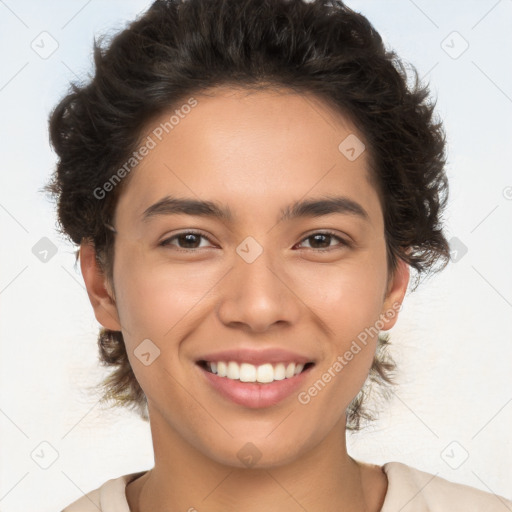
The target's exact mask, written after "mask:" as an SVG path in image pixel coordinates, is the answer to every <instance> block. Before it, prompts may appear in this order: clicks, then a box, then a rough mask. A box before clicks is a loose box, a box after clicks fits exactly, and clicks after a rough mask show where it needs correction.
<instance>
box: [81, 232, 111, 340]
mask: <svg viewBox="0 0 512 512" xmlns="http://www.w3.org/2000/svg"><path fill="white" fill-rule="evenodd" d="M80 268H81V270H82V276H83V278H84V282H85V287H86V288H87V295H89V300H90V301H91V304H92V308H93V309H94V316H95V317H96V320H98V322H99V323H100V324H101V325H102V326H103V327H105V328H106V329H110V330H112V331H120V330H121V322H120V321H119V316H118V314H117V307H116V303H115V298H114V294H113V292H112V290H111V287H110V284H109V283H108V280H107V278H106V276H105V274H104V273H103V271H102V270H101V268H100V266H99V264H98V262H97V261H96V249H95V247H94V244H93V243H92V242H90V241H82V243H81V244H80Z"/></svg>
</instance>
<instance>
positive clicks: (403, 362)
mask: <svg viewBox="0 0 512 512" xmlns="http://www.w3.org/2000/svg"><path fill="white" fill-rule="evenodd" d="M149 4H150V2H149V1H146V0H123V1H120V0H115V1H113V0H110V1H108V2H104V1H103V2H102V1H100V0H89V1H86V0H66V1H64V0H61V1H55V0H51V1H46V2H36V1H33V0H32V1H27V0H20V1H15V0H0V37H1V45H2V51H1V54H0V59H1V64H0V112H1V121H0V129H1V134H0V144H1V152H0V154H1V156H2V158H1V166H2V172H1V173H0V222H1V235H2V243H1V245H0V308H1V311H0V342H1V356H0V384H1V386H0V510H1V511H2V512H22V511H23V512H25V511H26V510H30V509H32V510H36V509H37V510H39V511H40V512H46V511H48V512H50V511H54V512H55V511H56V510H60V509H61V508H63V507H64V506H65V505H67V504H69V503H70V502H71V501H74V500H75V499H77V498H78V497H79V496H81V495H82V493H83V492H88V491H89V490H91V489H94V488H97V487H99V486H100V485H101V484H102V483H103V482H105V481H106V480H108V479H110V478H115V477H117V476H120V475H122V474H126V473H130V472H135V471H141V470H145V469H148V468H150V467H151V466H152V464H153V454H152V446H151V438H150V431H149V426H148V424H146V423H144V422H142V421H141V420H139V419H138V418H137V417H136V416H135V415H134V414H133V413H129V412H122V411H107V410H102V409H101V408H100V407H99V405H98V404H97V400H98V397H97V396H95V395H94V394H91V393H88V389H90V388H91V387H92V386H93V385H94V384H95V383H96V382H97V381H98V380H99V379H100V378H101V377H103V376H104V375H105V371H104V370H103V369H101V368H99V366H98V364H97V348H96V335H97V329H98V324H97V322H96V320H95V318H94V316H93V312H92V309H91V307H90V304H89V301H88V298H87V295H86V292H85V289H84V286H83V280H82V278H81V275H80V272H79V268H77V269H75V268H74V255H73V250H74V248H73V247H72V246H71V245H70V244H68V243H66V241H65V240H63V239H62V238H60V237H59V235H58V234H57V232H56V230H55V214H54V212H53V206H52V204H50V203H49V202H48V200H47V199H46V198H45V197H44V195H43V194H42V193H41V192H39V189H40V188H41V187H42V186H43V185H44V184H45V182H46V181H47V179H48V178H49V175H50V173H51V171H52V170H53V167H54V164H55V155H54V154H53V153H52V152H51V150H50V148H49V144H48V134H47V116H48V113H49V111H50V110H51V108H52V107H53V106H54V105H55V103H56V102H57V101H58V99H59V98H60V97H61V96H62V95H63V94H64V93H65V92H66V90H67V86H68V81H69V80H74V79H76V78H77V77H84V76H85V75H86V74H87V73H88V72H90V71H91V69H92V67H91V47H92V41H93V35H99V34H102V33H105V32H107V31H116V30H119V29H121V28H122V27H123V26H124V23H125V22H126V21H127V20H131V19H132V18H134V16H135V15H136V14H138V13H139V12H141V11H142V10H144V9H145V8H146V7H147V6H149ZM348 4H349V5H350V6H351V7H353V8H355V9H356V10H360V11H361V12H362V13H363V14H365V15H366V16H367V17H368V18H369V19H370V21H371V22H372V23H373V24H374V25H375V27H376V28H377V30H378V31H379V32H380V33H381V35H382V36H383V38H384V40H385V41H386V43H387V44H388V45H390V46H391V47H393V48H394V49H396V50H397V52H398V53H399V55H400V56H401V57H402V58H404V59H405V60H407V61H410V62H412V63H413V64H414V65H415V66H416V67H417V69H418V71H419V73H420V76H422V77H423V78H424V79H425V80H428V81H430V83H431V87H432V91H433V93H434V94H435V95H436V96H437V98H438V112H439V114H440V115H441V117H442V118H443V119H444V122H445V126H446V130H447V133H448V141H449V165H448V174H449V178H450V185H451V190H450V194H451V195H450V203H449V209H448V211H447V215H446V221H447V232H448V237H449V238H450V239H452V237H456V238H457V240H458V241H457V242H453V241H452V244H453V245H452V246H453V248H454V250H456V249H457V248H459V247H460V246H461V244H464V246H466V247H467V253H466V254H464V255H462V253H461V252H460V251H459V252H458V253H457V255H455V253H454V261H452V262H451V263H450V265H449V267H448V268H447V269H445V271H444V272H443V273H442V274H440V275H439V276H437V277H435V278H433V279H431V280H430V281H427V282H425V283H424V284H423V285H422V286H421V287H420V288H419V289H418V290H417V291H416V292H414V293H413V294H411V295H409V296H408V297H407V298H406V300H405V303H404V309H403V310H402V312H401V315H400V319H399V321H398V324H397V325H396V327H395V328H394V329H393V330H392V331H391V335H392V341H393V352H392V353H393V354H394V356H395V358H396V359H397V361H398V363H399V364H400V368H401V374H400V386H399V387H398V388H397V391H396V394H395V395H394V396H393V399H392V402H391V403H390V404H389V407H387V408H386V409H385V410H384V412H383V413H382V414H381V417H380V419H379V420H378V421H377V422H376V423H374V424H373V426H372V427H371V428H368V429H367V430H365V431H364V432H361V433H359V434H356V435H353V436H349V439H348V443H349V451H350V453H351V455H352V456H353V457H355V458H358V459H360V460H366V461H369V462H374V463H378V464H383V463H385V462H388V461H401V462H404V463H406V464H409V465H412V466H415V467H417V468H419V469H422V470H424V471H428V472H431V473H433V474H438V475H439V476H441V477H444V478H447V479H449V480H452V481H455V482H461V483H465V484H467V485H471V486H474V487H477V488H480V489H483V490H486V491H489V492H495V493H497V494H501V495H503V496H505V497H507V498H509V499H510V498H512V462H511V461H512V439H511V434H510V431H511V429H510V426H511V424H512V403H511V402H512V386H511V384H512V377H511V375H512V322H511V318H512V271H511V261H512V241H511V236H510V235H511V225H512V172H511V167H510V165H511V164H510V162H511V161H512V150H511V147H512V144H511V142H512V128H511V125H512V123H511V120H512V117H511V115H512V70H511V69H512V68H511V67H510V54H511V53H512V37H511V35H510V34H511V31H510V27H511V21H512V1H511V0H500V1H496V0H481V1H465V2H462V1H455V0H451V1H445V0H443V1H441V0H435V1H432V0H430V1H427V0H416V1H414V2H413V1H412V0H394V1H389V0H388V1H386V2H383V1H377V0H360V1H349V2H348ZM454 31H455V32H457V34H453V32H454ZM42 32H47V33H48V34H50V36H48V35H47V34H43V35H40V34H41V33H42ZM53 41H56V43H55V42H53ZM443 41H444V42H443ZM55 44H58V48H57V49H56V51H55V52H54V53H53V54H51V55H47V53H49V52H50V51H51V50H52V45H55ZM466 44H468V45H469V46H468V48H467V50H466V51H464V52H463V53H461V52H462V50H464V48H465V46H466ZM45 52H46V53H45ZM41 55H42V56H41ZM42 57H47V58H42ZM454 57H457V58H454ZM43 237H47V238H48V239H50V240H51V242H52V243H53V244H55V246H56V249H57V253H56V254H55V255H54V256H52V257H50V255H51V253H50V254H49V255H48V257H47V259H48V261H46V262H42V261H40V259H39V258H38V257H36V255H35V254H34V253H33V247H34V246H36V249H37V248H38V247H39V246H37V245H36V244H37V243H38V242H39V241H40V240H41V238H43ZM39 243H43V242H39ZM35 252H36V253H37V250H35ZM461 255H462V257H461ZM40 443H45V444H43V445H41V444H40ZM46 443H49V444H46ZM50 445H51V446H50ZM54 450H55V451H54ZM57 454H58V457H57V458H56V460H55V461H54V462H53V459H54V458H55V457H56V456H57ZM466 456H467V457H468V458H467V460H464V458H465V457H466ZM52 462H53V463H52ZM41 465H42V466H49V467H48V468H47V469H43V468H42V467H40V466H41ZM457 466H458V467H457ZM503 509H504V510H506V509H505V507H504V508H503Z"/></svg>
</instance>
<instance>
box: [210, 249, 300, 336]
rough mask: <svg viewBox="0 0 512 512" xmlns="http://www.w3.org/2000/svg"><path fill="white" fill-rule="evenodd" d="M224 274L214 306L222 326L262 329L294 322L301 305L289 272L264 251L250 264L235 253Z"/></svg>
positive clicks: (259, 330) (250, 329)
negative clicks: (232, 263) (216, 302)
mask: <svg viewBox="0 0 512 512" xmlns="http://www.w3.org/2000/svg"><path fill="white" fill-rule="evenodd" d="M226 277H227V279H226V280H224V283H223V286H222V288H221V295H220V296H221V300H220V302H219V306H218V308H217V314H218V317H219V319H220V320H221V322H222V323H223V324H224V325H226V326H229V327H242V328H244V329H246V330H248V331H252V332H265V331H267V330H269V329H271V328H272V327H274V326H276V325H285V324H290V325H292V324H294V323H295V322H297V320H298V319H299V317H300V314H301V307H302V308H305V306H304V304H303V302H302V301H301V300H300V298H299V297H297V295H296V294H295V292H294V290H293V284H292V282H291V281H292V280H291V279H290V277H289V275H288V274H287V273H286V271H284V270H283V267H282V265H279V264H277V263H276V262H275V261H273V258H272V257H271V255H270V254H269V253H267V251H265V250H264V251H263V252H262V254H261V255H260V256H259V257H258V258H257V259H256V260H255V261H253V262H252V263H248V262H247V261H244V260H243V259H242V258H240V257H238V256H237V257H236V258H235V264H234V268H233V269H232V270H231V272H229V274H228V276H226Z"/></svg>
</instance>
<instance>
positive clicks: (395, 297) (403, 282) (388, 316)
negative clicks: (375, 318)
mask: <svg viewBox="0 0 512 512" xmlns="http://www.w3.org/2000/svg"><path fill="white" fill-rule="evenodd" d="M409 277H410V272H409V265H408V264H407V263H406V262H405V261H404V260H402V259H399V260H398V263H397V268H396V270H395V273H394V276H393V279H392V280H391V282H390V283H389V287H388V292H387V295H386V298H385V300H384V304H383V306H382V311H381V316H380V318H381V320H382V323H383V324H384V327H382V330H384V331H388V330H389V329H391V328H392V327H393V326H394V325H395V323H396V321H397V319H398V312H399V311H400V309H401V308H402V302H403V301H404V297H405V294H406V292H407V286H408V285H409Z"/></svg>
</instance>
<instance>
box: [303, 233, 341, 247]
mask: <svg viewBox="0 0 512 512" xmlns="http://www.w3.org/2000/svg"><path fill="white" fill-rule="evenodd" d="M306 240H309V241H310V242H309V245H310V248H311V249H320V250H326V249H329V248H330V247H333V246H332V245H331V242H332V240H338V241H339V242H341V243H340V244H338V245H342V246H349V245H350V244H349V243H348V242H346V241H345V240H343V239H342V238H340V237H339V236H337V235H335V234H334V233H332V232H330V231H319V232H318V233H313V234H311V235H309V236H307V237H306V238H304V239H303V240H302V242H301V243H303V242H305V241H306ZM334 247H336V246H334Z"/></svg>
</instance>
